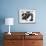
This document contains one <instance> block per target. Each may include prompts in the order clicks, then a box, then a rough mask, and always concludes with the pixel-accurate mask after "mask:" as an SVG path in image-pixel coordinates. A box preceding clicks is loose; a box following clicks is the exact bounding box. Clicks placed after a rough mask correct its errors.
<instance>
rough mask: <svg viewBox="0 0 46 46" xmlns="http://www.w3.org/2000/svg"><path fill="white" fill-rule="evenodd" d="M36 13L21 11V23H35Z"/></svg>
mask: <svg viewBox="0 0 46 46" xmlns="http://www.w3.org/2000/svg"><path fill="white" fill-rule="evenodd" d="M35 18H36V13H35V10H30V9H29V10H28V9H20V11H19V23H35Z"/></svg>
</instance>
